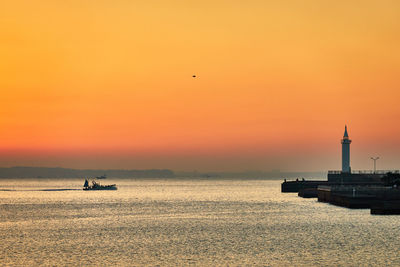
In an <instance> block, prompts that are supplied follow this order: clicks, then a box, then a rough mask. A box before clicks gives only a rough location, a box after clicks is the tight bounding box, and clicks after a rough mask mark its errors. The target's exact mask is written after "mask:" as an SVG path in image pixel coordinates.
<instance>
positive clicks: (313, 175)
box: [175, 171, 327, 180]
mask: <svg viewBox="0 0 400 267" xmlns="http://www.w3.org/2000/svg"><path fill="white" fill-rule="evenodd" d="M175 176H176V177H177V178H179V177H190V178H196V177H197V178H228V179H229V178H235V179H271V180H274V179H278V180H279V179H284V178H286V179H296V178H305V179H319V180H321V179H322V180H323V179H326V177H327V173H326V172H295V171H293V172H281V171H244V172H196V171H193V172H175Z"/></svg>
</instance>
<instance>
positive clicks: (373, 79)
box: [0, 0, 400, 171]
mask: <svg viewBox="0 0 400 267" xmlns="http://www.w3.org/2000/svg"><path fill="white" fill-rule="evenodd" d="M399 17H400V1H395V0H393V1H378V0H376V1H367V0H366V1H351V0H345V1H344V0H343V1H340V0H339V1H320V0H308V1H307V0H306V1H304V0H301V1H295V0H293V1H286V0H277V1H267V0H259V1H256V0H253V1H252V0H249V1H235V0H229V1H218V0H212V1H208V0H202V1H190V0H189V1H188V0H186V1H183V0H182V1H151V0H145V1H128V0H113V1H111V0H110V1H105V0H104V1H103V0H97V1H89V0H88V1H82V0H76V1H73V0H71V1H54V0H51V1H50V0H49V1H41V0H38V1H31V0H27V1H18V0H14V1H1V2H0V90H1V98H0V166H15V165H27V166H62V167H76V168H171V169H175V170H195V169H196V170H250V169H257V170H270V169H281V170H310V171H312V170H328V169H340V166H341V163H340V160H341V158H340V157H341V154H340V149H341V148H340V139H341V137H342V135H343V131H344V125H345V124H347V125H348V127H349V135H350V138H351V139H352V140H353V143H352V145H351V166H352V168H353V169H371V168H372V166H373V165H372V161H371V160H370V159H369V158H370V157H371V156H380V157H381V159H380V160H379V161H378V168H379V169H383V168H384V169H399V168H400V123H399V118H400V104H399V100H400V49H399V48H400V19H399ZM193 74H196V75H197V77H196V78H192V75H193Z"/></svg>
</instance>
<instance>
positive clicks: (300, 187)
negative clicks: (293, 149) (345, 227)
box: [281, 180, 400, 215]
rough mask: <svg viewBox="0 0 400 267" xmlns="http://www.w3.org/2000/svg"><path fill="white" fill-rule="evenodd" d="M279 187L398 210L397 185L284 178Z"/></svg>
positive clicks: (339, 202)
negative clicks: (289, 179)
mask: <svg viewBox="0 0 400 267" xmlns="http://www.w3.org/2000/svg"><path fill="white" fill-rule="evenodd" d="M281 191H282V192H283V193H296V192H297V193H298V196H300V197H303V198H317V199H318V201H319V202H325V203H329V204H332V205H336V206H341V207H346V208H350V209H371V214H377V215H378V214H380V215H385V214H400V189H399V188H398V187H392V186H384V185H383V183H381V182H357V183H355V182H351V183H335V182H329V181H305V180H296V181H286V180H285V181H284V182H283V183H282V184H281Z"/></svg>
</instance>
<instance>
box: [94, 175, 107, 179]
mask: <svg viewBox="0 0 400 267" xmlns="http://www.w3.org/2000/svg"><path fill="white" fill-rule="evenodd" d="M106 178H107V175H106V174H104V175H102V176H97V177H96V179H106Z"/></svg>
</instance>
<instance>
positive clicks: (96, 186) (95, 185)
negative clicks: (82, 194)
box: [83, 179, 117, 190]
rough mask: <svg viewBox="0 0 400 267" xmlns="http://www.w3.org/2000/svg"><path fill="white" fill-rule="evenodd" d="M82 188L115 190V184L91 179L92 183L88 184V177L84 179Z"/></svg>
mask: <svg viewBox="0 0 400 267" xmlns="http://www.w3.org/2000/svg"><path fill="white" fill-rule="evenodd" d="M83 190H117V186H116V185H115V184H110V185H101V184H100V183H98V182H96V181H95V180H92V184H89V181H88V179H85V183H84V184H83Z"/></svg>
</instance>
